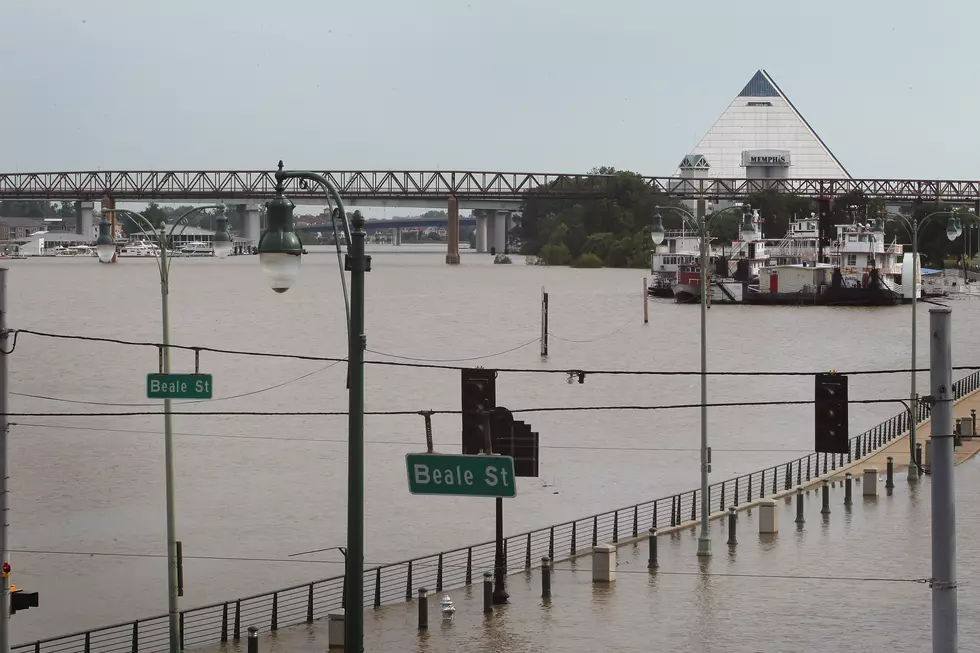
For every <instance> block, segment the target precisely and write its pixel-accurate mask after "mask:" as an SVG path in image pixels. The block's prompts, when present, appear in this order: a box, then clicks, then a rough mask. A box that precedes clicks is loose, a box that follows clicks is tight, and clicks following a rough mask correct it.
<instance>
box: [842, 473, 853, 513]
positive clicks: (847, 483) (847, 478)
mask: <svg viewBox="0 0 980 653" xmlns="http://www.w3.org/2000/svg"><path fill="white" fill-rule="evenodd" d="M852 482H853V479H852V478H851V473H850V472H847V473H846V474H844V505H845V506H849V505H851V504H852V503H854V501H853V499H852V498H851V484H852Z"/></svg>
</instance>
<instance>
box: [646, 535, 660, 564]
mask: <svg viewBox="0 0 980 653" xmlns="http://www.w3.org/2000/svg"><path fill="white" fill-rule="evenodd" d="M649 540H650V557H649V558H648V559H647V569H656V568H657V567H659V566H660V563H659V562H657V529H656V528H651V529H650V537H649Z"/></svg>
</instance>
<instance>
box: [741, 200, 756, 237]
mask: <svg viewBox="0 0 980 653" xmlns="http://www.w3.org/2000/svg"><path fill="white" fill-rule="evenodd" d="M741 234H742V240H744V241H745V242H747V243H751V242H755V240H756V238H758V237H759V232H758V230H757V229H756V228H755V224H753V222H752V209H750V208H747V206H746V207H745V208H744V212H743V213H742V231H741Z"/></svg>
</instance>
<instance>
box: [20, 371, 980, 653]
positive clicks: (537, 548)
mask: <svg viewBox="0 0 980 653" xmlns="http://www.w3.org/2000/svg"><path fill="white" fill-rule="evenodd" d="M953 389H954V392H955V397H956V398H957V399H959V398H960V397H962V396H964V395H966V394H969V393H971V392H973V391H975V390H977V389H980V371H977V372H973V373H972V374H969V375H968V376H966V377H964V378H962V379H960V380H958V381H956V382H955V383H954V384H953ZM929 414H930V408H929V406H927V405H925V404H919V407H918V414H917V415H916V419H917V423H918V422H922V421H924V420H926V419H928V418H929ZM910 419H911V416H910V414H909V412H908V411H907V410H904V411H902V412H901V413H898V414H896V415H893V416H892V417H890V418H889V419H887V420H885V421H884V422H881V423H880V424H878V425H877V426H875V427H874V428H871V429H868V430H867V431H865V432H864V433H861V434H860V435H857V436H854V437H852V438H851V439H850V447H849V451H848V452H847V453H846V454H833V455H830V454H816V453H811V454H809V455H806V456H801V457H800V458H796V459H794V460H791V461H789V462H787V463H783V464H780V465H774V466H772V467H767V468H765V469H762V470H759V471H757V472H753V473H751V474H745V475H742V476H737V477H735V478H730V479H727V480H724V481H721V482H719V483H715V484H713V485H711V486H709V506H710V509H711V510H712V511H722V510H725V509H727V508H728V507H729V506H732V505H740V504H744V503H747V502H751V501H754V500H756V499H760V498H764V497H766V496H769V495H772V494H774V493H776V492H779V491H783V490H788V489H791V488H793V487H796V486H797V485H800V484H804V483H806V482H808V481H812V480H814V479H816V478H819V477H820V476H822V475H825V474H828V473H830V472H833V471H834V470H836V469H839V468H840V467H842V466H845V465H847V464H849V463H851V462H853V461H855V460H858V459H860V458H862V457H864V456H866V455H868V454H870V453H873V452H874V451H876V450H878V449H881V448H882V447H884V446H886V445H888V444H889V443H890V442H891V441H892V440H894V439H895V438H897V437H899V436H901V435H902V434H904V433H905V432H906V431H908V429H909V424H910ZM699 499H700V496H699V490H691V491H688V492H681V493H677V494H673V495H670V496H666V497H662V498H660V499H656V500H654V501H646V502H643V503H637V504H634V505H631V506H627V507H625V508H620V509H618V510H611V511H607V512H602V513H598V514H595V515H592V516H590V517H585V518H582V519H576V520H573V521H568V522H564V523H561V524H555V525H553V526H549V527H546V528H540V529H536V530H533V531H529V532H526V533H521V534H518V535H510V536H508V537H507V538H506V539H505V540H504V550H505V560H506V566H507V570H508V571H510V572H513V571H516V570H529V569H531V568H532V567H536V566H538V565H539V564H540V560H541V558H542V557H543V556H548V557H550V558H551V559H552V560H561V559H566V558H569V557H571V556H575V555H577V554H580V553H586V552H588V551H590V550H591V547H592V546H595V545H596V544H600V543H607V542H619V541H621V540H624V539H627V538H631V537H636V536H638V535H642V534H643V533H645V532H646V531H647V530H648V529H650V528H657V529H664V528H668V527H671V526H678V525H680V524H682V523H684V522H690V521H692V520H696V519H699V518H700V500H699ZM494 558H495V543H494V542H492V541H491V542H484V543H481V544H476V545H473V546H469V547H463V548H459V549H452V550H449V551H443V552H441V553H436V554H433V555H428V556H423V557H421V558H414V559H412V560H405V561H402V562H396V563H391V564H387V565H382V566H379V567H374V568H371V569H368V570H366V571H365V575H364V606H365V607H372V606H373V607H375V608H378V607H381V606H382V605H385V604H389V603H397V602H401V601H410V600H412V599H413V598H414V597H415V596H416V592H417V590H418V589H419V588H420V587H425V588H427V589H429V590H430V591H431V590H435V591H437V592H441V591H443V590H449V589H453V588H458V587H462V586H465V585H469V584H471V583H474V582H480V580H481V579H482V574H483V572H484V571H490V570H492V568H493V565H494ZM343 608H344V578H343V576H335V577H333V578H326V579H322V580H317V581H313V582H310V583H304V584H302V585H293V586H291V587H285V588H282V589H279V590H275V591H272V592H266V593H263V594H256V595H253V596H247V597H244V598H240V599H236V600H232V601H225V602H222V603H215V604H212V605H207V606H203V607H197V608H190V609H188V610H184V611H182V612H181V613H180V624H181V642H182V645H183V646H184V647H186V648H193V647H197V646H206V645H211V644H216V643H219V642H227V641H235V640H238V639H240V638H241V637H243V636H244V635H245V634H246V630H247V628H248V627H249V626H255V627H257V628H258V629H259V630H261V631H270V630H271V631H274V630H277V629H279V628H283V627H287V626H295V625H298V624H302V623H310V622H313V621H315V620H317V619H322V618H324V617H326V616H327V615H328V614H330V613H332V612H337V611H340V610H342V609H343ZM167 623H168V622H167V616H166V615H160V616H157V617H151V618H149V619H139V620H134V621H129V622H125V623H121V624H116V625H114V626H106V627H103V628H94V629H92V630H88V631H82V632H78V633H72V634H70V635H63V636H59V637H52V638H48V639H42V640H39V641H35V642H29V643H25V644H20V645H18V646H15V647H13V650H14V651H18V652H22V653H28V652H29V651H31V650H33V651H34V653H129V652H131V653H163V652H165V651H166V650H167V648H168V641H169V636H168V626H167Z"/></svg>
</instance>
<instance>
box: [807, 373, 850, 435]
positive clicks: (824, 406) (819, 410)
mask: <svg viewBox="0 0 980 653" xmlns="http://www.w3.org/2000/svg"><path fill="white" fill-rule="evenodd" d="M815 376H816V394H815V396H814V402H813V404H814V409H815V410H814V416H815V421H814V426H815V438H814V446H813V450H814V451H816V452H817V453H847V452H848V451H849V450H850V442H849V441H848V437H847V377H846V376H843V375H841V374H834V373H830V374H817V375H815Z"/></svg>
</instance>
